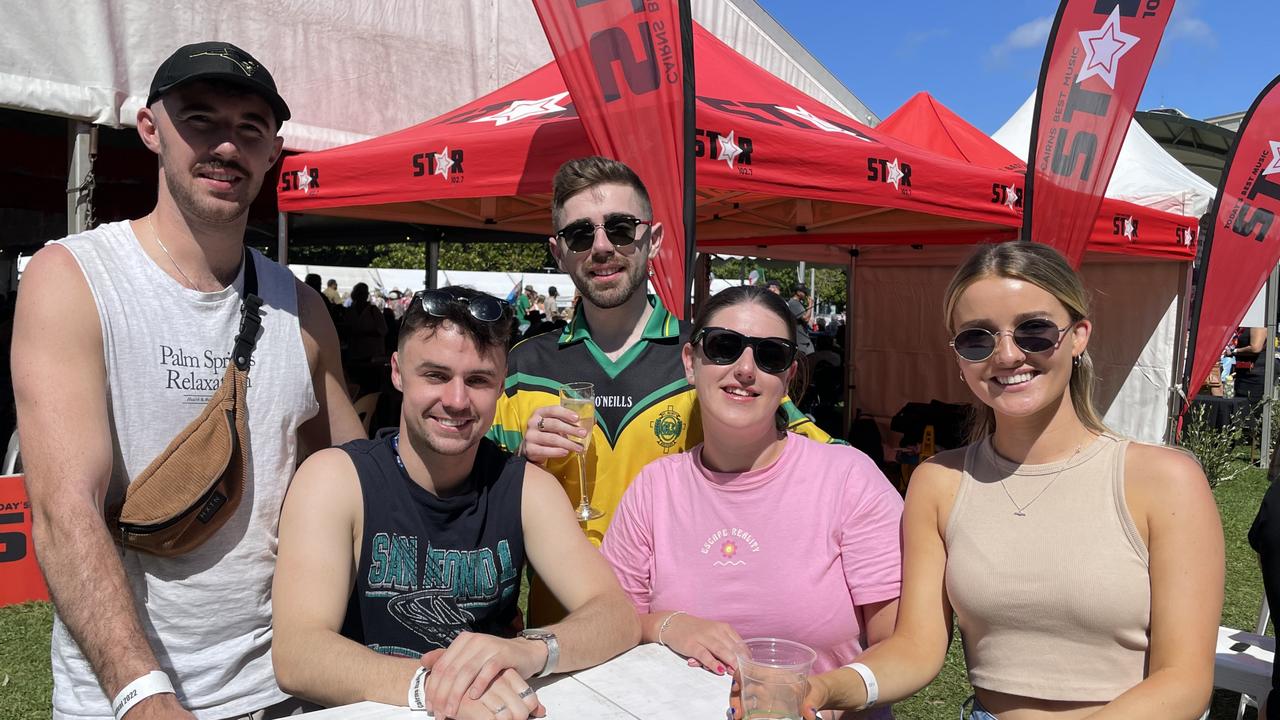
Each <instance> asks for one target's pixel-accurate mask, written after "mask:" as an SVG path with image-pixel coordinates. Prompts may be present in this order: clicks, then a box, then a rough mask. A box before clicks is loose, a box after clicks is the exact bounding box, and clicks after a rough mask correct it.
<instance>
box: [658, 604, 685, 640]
mask: <svg viewBox="0 0 1280 720" xmlns="http://www.w3.org/2000/svg"><path fill="white" fill-rule="evenodd" d="M688 614H689V613H687V612H685V611H683V610H677V611H675V612H673V613H671V614H670V615H668V616H667V618H666V619H665V620H663V621H662V624H661V625H659V626H658V644H659V645H661V646H662V647H667V644H666V643H665V642H663V641H662V633H664V632H666V631H667V628H669V627H671V621H672V620H675V619H676V616H677V615H688Z"/></svg>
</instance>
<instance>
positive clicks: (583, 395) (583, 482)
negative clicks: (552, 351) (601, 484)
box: [560, 382, 604, 522]
mask: <svg viewBox="0 0 1280 720" xmlns="http://www.w3.org/2000/svg"><path fill="white" fill-rule="evenodd" d="M560 407H562V408H566V409H569V410H572V411H573V412H574V413H576V414H577V415H578V427H580V428H582V429H583V430H586V431H587V436H586V437H584V438H582V439H581V440H578V439H577V438H573V439H574V440H577V441H578V442H581V443H582V450H580V451H579V452H578V453H577V455H578V488H579V490H580V491H581V494H582V502H580V503H579V504H578V509H577V512H576V514H577V516H578V521H579V522H586V521H588V520H594V519H596V518H598V517H604V513H603V512H601V511H599V510H597V509H596V508H593V507H591V502H590V501H589V500H588V498H587V450H588V449H589V448H590V447H591V432H592V430H593V429H594V428H595V426H596V390H595V386H594V385H592V384H591V383H589V382H578V383H566V384H564V385H561V386H560Z"/></svg>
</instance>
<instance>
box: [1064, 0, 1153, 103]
mask: <svg viewBox="0 0 1280 720" xmlns="http://www.w3.org/2000/svg"><path fill="white" fill-rule="evenodd" d="M1079 35H1080V42H1081V43H1082V44H1083V45H1084V62H1083V63H1082V65H1083V66H1084V69H1083V70H1081V71H1080V74H1079V75H1077V76H1076V83H1077V84H1078V83H1081V82H1084V80H1085V78H1090V77H1099V78H1102V81H1103V82H1105V83H1106V84H1107V86H1108V87H1110V88H1111V89H1112V90H1115V89H1116V71H1117V70H1118V69H1119V68H1120V58H1121V57H1123V56H1124V54H1125V53H1127V52H1129V51H1130V50H1132V49H1133V47H1134V46H1135V45H1137V44H1138V36H1137V35H1130V34H1129V33H1127V32H1124V31H1123V30H1121V29H1120V5H1119V4H1117V5H1116V6H1115V7H1114V8H1112V9H1111V15H1109V16H1108V17H1107V21H1106V22H1105V23H1103V24H1102V27H1100V28H1098V29H1097V30H1086V31H1084V32H1081V33H1079Z"/></svg>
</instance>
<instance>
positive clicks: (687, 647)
mask: <svg viewBox="0 0 1280 720" xmlns="http://www.w3.org/2000/svg"><path fill="white" fill-rule="evenodd" d="M661 639H662V643H663V644H664V645H666V646H667V647H669V648H671V649H672V650H674V651H676V652H678V653H680V654H681V655H683V656H685V657H687V658H689V665H690V666H693V667H699V666H701V667H704V668H706V669H707V670H710V671H711V672H713V673H715V674H717V675H723V674H725V672H726V671H727V672H734V666H735V665H737V662H738V659H737V657H738V656H737V649H738V646H740V645H742V637H741V636H740V635H738V633H737V632H736V631H735V630H734V629H733V628H732V627H730V626H729V625H728V624H727V623H722V622H716V621H714V620H705V619H703V618H700V617H697V616H696V615H687V614H685V613H680V614H678V615H676V616H675V617H672V618H671V621H670V622H669V623H668V624H667V627H666V629H665V630H663V631H662V638H661Z"/></svg>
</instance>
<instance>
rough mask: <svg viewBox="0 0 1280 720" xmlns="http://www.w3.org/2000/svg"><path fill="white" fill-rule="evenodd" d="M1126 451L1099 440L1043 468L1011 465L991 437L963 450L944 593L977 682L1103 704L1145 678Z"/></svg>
mask: <svg viewBox="0 0 1280 720" xmlns="http://www.w3.org/2000/svg"><path fill="white" fill-rule="evenodd" d="M1128 446H1129V443H1128V441H1125V440H1120V439H1118V438H1116V437H1113V436H1108V435H1102V436H1099V437H1098V438H1097V439H1096V440H1094V441H1093V442H1092V443H1090V444H1089V445H1087V446H1085V447H1083V448H1081V449H1080V450H1079V451H1078V452H1077V453H1076V455H1075V457H1073V458H1070V459H1069V460H1066V461H1063V462H1058V463H1053V464H1048V465H1018V464H1017V463H1014V462H1010V461H1009V460H1006V459H1004V458H1002V457H1000V456H998V455H997V454H996V453H995V450H994V448H993V447H992V445H991V439H990V438H987V439H986V440H983V441H982V442H979V443H976V444H974V445H971V446H970V447H969V448H968V450H967V451H966V453H965V463H964V474H963V477H962V478H961V481H960V489H959V492H958V494H957V495H956V500H955V505H954V506H953V507H952V509H951V516H950V518H948V520H947V528H946V536H945V539H946V547H947V571H946V588H947V595H948V597H949V598H950V600H951V605H952V607H953V608H954V609H955V612H956V616H957V618H958V621H959V626H960V634H961V639H962V640H963V643H964V653H965V660H966V663H967V665H968V668H969V682H970V683H972V684H973V685H974V686H975V687H980V688H984V689H987V690H992V691H996V692H1002V693H1009V694H1013V695H1021V696H1024V697H1033V698H1043V699H1046V700H1075V701H1104V702H1105V701H1109V700H1112V699H1114V698H1115V697H1116V696H1118V695H1120V694H1121V693H1123V692H1124V691H1126V690H1128V689H1129V688H1131V687H1133V686H1134V685H1136V684H1138V682H1140V681H1141V680H1142V679H1143V678H1144V677H1145V676H1146V667H1147V646H1148V641H1149V637H1150V635H1149V633H1150V625H1151V589H1150V574H1149V568H1148V562H1147V549H1146V546H1145V545H1144V544H1143V542H1142V537H1141V536H1140V535H1139V534H1138V530H1137V528H1136V527H1135V526H1134V524H1133V518H1132V517H1130V515H1129V510H1128V506H1127V505H1126V503H1125V497H1124V456H1125V450H1126V449H1127V448H1128ZM1001 481H1003V487H1002V485H1001ZM1006 490H1007V493H1006ZM1042 490H1043V494H1041V495H1040V496H1039V498H1036V495H1037V494H1038V493H1041V491H1042ZM1010 496H1012V499H1011V498H1010ZM1033 498H1035V499H1034V500H1033ZM1015 502H1016V505H1015ZM1018 507H1022V508H1023V512H1024V515H1023V516H1021V517H1020V516H1018V515H1015V511H1016V510H1017V508H1018Z"/></svg>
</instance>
